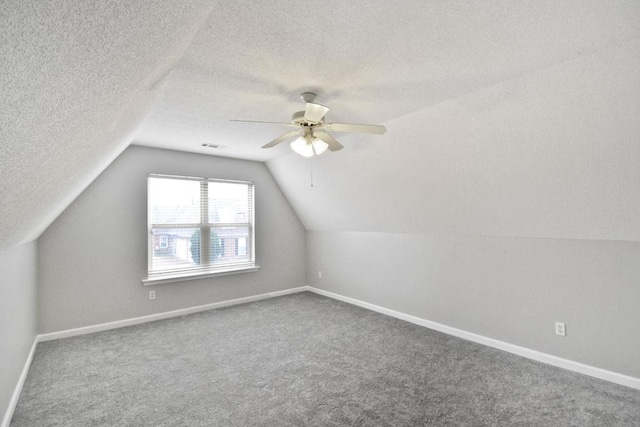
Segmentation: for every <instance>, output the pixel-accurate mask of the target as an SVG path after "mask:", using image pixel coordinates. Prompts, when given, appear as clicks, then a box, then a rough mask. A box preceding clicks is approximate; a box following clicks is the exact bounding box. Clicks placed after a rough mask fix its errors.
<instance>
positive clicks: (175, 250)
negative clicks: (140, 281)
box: [151, 228, 200, 271]
mask: <svg viewBox="0 0 640 427" xmlns="http://www.w3.org/2000/svg"><path fill="white" fill-rule="evenodd" d="M199 233H200V229H198V228H154V229H152V237H153V253H152V256H151V264H152V266H151V267H152V268H151V270H152V271H166V270H175V269H188V268H194V267H198V262H199V259H200V255H199V252H198V251H199V244H200V241H199ZM194 236H195V239H194ZM194 246H196V247H197V249H196V255H195V257H194V252H193V247H194Z"/></svg>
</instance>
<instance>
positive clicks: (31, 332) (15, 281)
mask: <svg viewBox="0 0 640 427" xmlns="http://www.w3.org/2000/svg"><path fill="white" fill-rule="evenodd" d="M36 255H37V253H36V243H35V242H29V243H25V244H22V245H20V246H14V247H12V248H10V249H8V250H6V251H3V252H0V277H2V284H0V420H1V419H2V416H3V414H5V412H6V411H7V409H8V407H9V402H10V401H11V395H12V394H13V391H14V390H15V387H16V385H17V383H18V378H19V377H20V374H21V372H22V369H23V368H24V364H25V362H26V361H27V357H28V355H29V351H30V350H31V346H32V345H33V342H34V340H35V337H36V303H37V298H36V278H37V274H36Z"/></svg>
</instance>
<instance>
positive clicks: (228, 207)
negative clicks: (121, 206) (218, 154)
mask: <svg viewBox="0 0 640 427" xmlns="http://www.w3.org/2000/svg"><path fill="white" fill-rule="evenodd" d="M253 192H254V186H253V183H251V182H243V181H227V180H219V179H208V178H194V177H182V176H169V175H149V178H148V228H149V230H148V231H149V251H148V252H149V261H148V274H149V277H148V279H147V280H146V281H155V280H163V279H171V278H185V277H187V278H190V277H193V276H200V275H206V274H216V273H228V272H232V271H238V270H246V269H250V270H251V269H257V267H256V266H255V250H254V241H255V240H254V212H253V207H254V199H253ZM146 281H145V282H146Z"/></svg>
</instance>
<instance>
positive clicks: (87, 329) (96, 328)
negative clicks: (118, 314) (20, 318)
mask: <svg viewBox="0 0 640 427" xmlns="http://www.w3.org/2000/svg"><path fill="white" fill-rule="evenodd" d="M308 290H309V287H308V286H300V287H298V288H291V289H285V290H283V291H275V292H267V293H264V294H260V295H252V296H249V297H243V298H237V299H232V300H227V301H220V302H214V303H211V304H205V305H199V306H196V307H189V308H182V309H179V310H173V311H166V312H163V313H157V314H150V315H148V316H141V317H134V318H130V319H124V320H117V321H115V322H108V323H101V324H98V325H91V326H84V327H82V328H74V329H66V330H64V331H58V332H51V333H48V334H41V335H38V337H37V340H38V342H43V341H51V340H57V339H60V338H69V337H75V336H77V335H85V334H91V333H94V332H101V331H108V330H110V329H118V328H123V327H125V326H132V325H139V324H141V323H147V322H153V321H155V320H162V319H169V318H171V317H178V316H184V315H186V314H192V313H198V312H201V311H207V310H212V309H214V308H222V307H229V306H232V305H238V304H245V303H248V302H253V301H259V300H263V299H268V298H275V297H279V296H283V295H289V294H295V293H298V292H304V291H308Z"/></svg>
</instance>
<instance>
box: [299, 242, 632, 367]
mask: <svg viewBox="0 0 640 427" xmlns="http://www.w3.org/2000/svg"><path fill="white" fill-rule="evenodd" d="M307 251H308V252H307V253H308V261H307V262H308V270H309V273H308V276H309V283H310V284H311V285H313V286H315V287H318V288H320V289H324V290H327V291H331V292H335V293H338V294H341V295H344V296H348V297H351V298H356V299H359V300H362V301H365V302H369V303H372V304H375V305H379V306H382V307H386V308H390V309H393V310H396V311H400V312H403V313H406V314H410V315H413V316H417V317H420V318H423V319H427V320H430V321H434V322H437V323H441V324H443V325H447V326H451V327H454V328H458V329H462V330H464V331H468V332H473V333H476V334H479V335H483V336H486V337H489V338H494V339H497V340H500V341H504V342H508V343H511V344H516V345H519V346H522V347H526V348H529V349H533V350H537V351H541V352H543V353H547V354H552V355H555V356H558V357H561V358H564V359H569V360H573V361H577V362H581V363H584V364H587V365H591V366H595V367H599V368H602V369H606V370H609V371H613V372H618V373H621V374H625V375H630V376H633V377H636V378H640V363H638V361H640V338H639V337H640V310H639V309H638V301H640V287H639V286H638V283H640V263H639V262H638V259H640V242H614V241H585V240H563V239H511V238H501V237H465V236H455V235H446V234H441V235H435V234H425V233H410V234H398V233H364V232H313V231H311V232H308V233H307ZM317 271H322V279H318V278H317ZM556 321H560V322H564V323H566V327H567V336H566V337H560V336H556V335H555V330H554V324H555V322H556Z"/></svg>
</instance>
